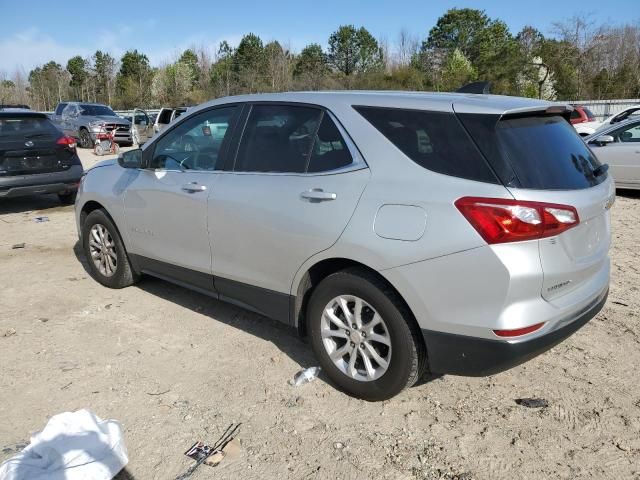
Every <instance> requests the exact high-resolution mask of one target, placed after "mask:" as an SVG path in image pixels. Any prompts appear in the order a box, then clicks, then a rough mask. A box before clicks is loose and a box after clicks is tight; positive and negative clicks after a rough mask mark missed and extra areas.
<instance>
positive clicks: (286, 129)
mask: <svg viewBox="0 0 640 480" xmlns="http://www.w3.org/2000/svg"><path fill="white" fill-rule="evenodd" d="M321 117H322V111H321V110H319V109H317V108H312V107H298V106H290V105H254V106H253V108H252V109H251V113H250V114H249V118H248V119H247V122H246V125H245V128H244V133H243V135H242V141H241V142H240V147H239V149H238V156H237V158H236V163H235V168H234V170H235V171H240V172H281V173H304V172H305V170H306V168H307V163H308V161H309V157H310V153H311V146H312V143H313V139H314V136H315V134H316V131H317V130H318V125H319V123H320V119H321Z"/></svg>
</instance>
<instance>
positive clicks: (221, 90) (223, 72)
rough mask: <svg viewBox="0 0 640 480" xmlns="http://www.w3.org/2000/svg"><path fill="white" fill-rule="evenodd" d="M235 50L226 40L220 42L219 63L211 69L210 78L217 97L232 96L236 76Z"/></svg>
mask: <svg viewBox="0 0 640 480" xmlns="http://www.w3.org/2000/svg"><path fill="white" fill-rule="evenodd" d="M233 58H234V50H233V48H231V46H230V45H229V43H228V42H227V41H226V40H223V41H222V42H220V45H219V46H218V52H217V61H216V63H215V64H214V65H213V66H212V67H211V72H210V77H211V84H212V85H213V88H214V95H215V96H220V97H224V96H228V95H231V84H232V79H233V77H234V76H235V73H236V72H235V70H234V64H233Z"/></svg>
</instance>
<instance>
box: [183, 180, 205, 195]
mask: <svg viewBox="0 0 640 480" xmlns="http://www.w3.org/2000/svg"><path fill="white" fill-rule="evenodd" d="M206 189H207V187H206V185H199V184H198V183H197V182H191V183H187V184H186V185H182V190H184V191H185V192H189V193H196V192H204V191H205V190H206Z"/></svg>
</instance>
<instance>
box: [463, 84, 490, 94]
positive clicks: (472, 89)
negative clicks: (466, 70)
mask: <svg viewBox="0 0 640 480" xmlns="http://www.w3.org/2000/svg"><path fill="white" fill-rule="evenodd" d="M456 92H458V93H482V94H485V95H487V94H489V93H491V82H471V83H467V84H466V85H464V86H462V87H460V88H459V89H457V90H456Z"/></svg>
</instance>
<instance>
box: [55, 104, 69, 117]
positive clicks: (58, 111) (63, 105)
mask: <svg viewBox="0 0 640 480" xmlns="http://www.w3.org/2000/svg"><path fill="white" fill-rule="evenodd" d="M66 106H67V104H66V103H59V104H58V106H57V107H56V115H62V111H63V110H64V107H66Z"/></svg>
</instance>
